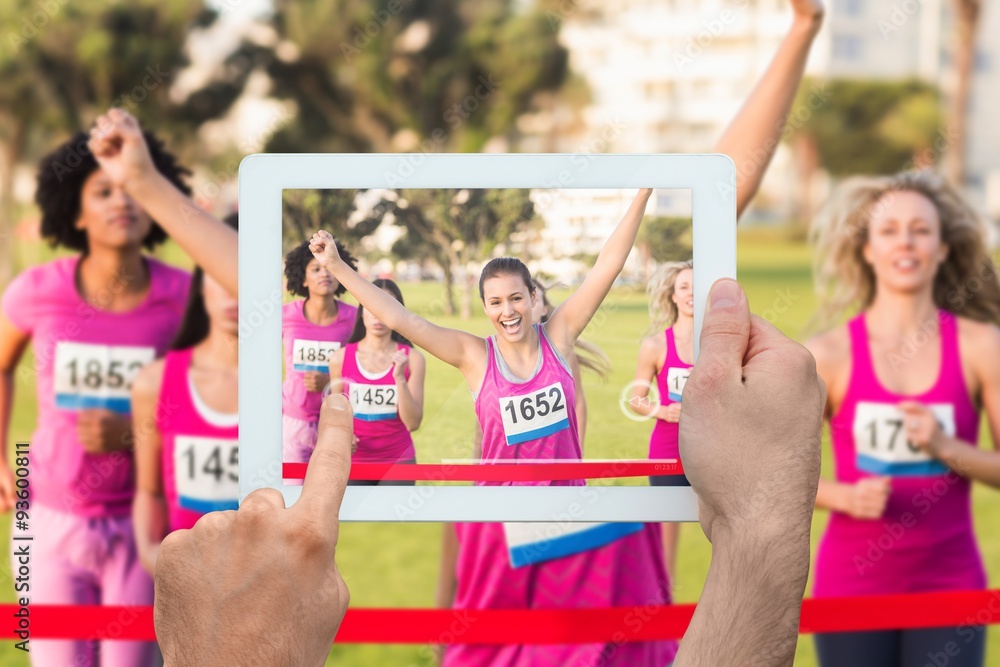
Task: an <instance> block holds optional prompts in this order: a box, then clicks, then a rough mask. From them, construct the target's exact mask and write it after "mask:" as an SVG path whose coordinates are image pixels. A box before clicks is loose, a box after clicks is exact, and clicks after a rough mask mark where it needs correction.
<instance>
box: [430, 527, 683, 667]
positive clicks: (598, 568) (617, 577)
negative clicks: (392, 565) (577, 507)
mask: <svg viewBox="0 0 1000 667" xmlns="http://www.w3.org/2000/svg"><path fill="white" fill-rule="evenodd" d="M447 529H448V527H446V530H447ZM454 529H455V531H456V532H457V534H458V544H459V550H458V560H457V563H456V570H455V578H456V580H457V582H458V586H457V588H456V590H455V602H454V605H453V606H454V608H455V609H599V608H605V607H630V606H635V607H636V608H637V613H636V614H634V615H632V616H626V618H625V622H624V623H623V624H622V627H621V637H622V642H608V643H593V644H554V645H481V644H454V645H452V646H449V647H448V648H447V650H446V651H445V656H444V665H445V667H479V666H480V665H490V667H535V666H536V665H560V666H565V667H570V666H576V665H588V666H594V667H597V666H600V667H610V666H611V665H615V666H617V667H633V666H636V665H650V666H652V665H657V666H660V665H669V664H670V663H671V661H672V660H673V659H674V655H675V654H676V652H677V642H674V641H656V642H627V641H626V640H628V639H629V638H631V637H634V633H635V632H637V631H638V630H639V629H641V627H642V625H643V623H642V614H641V612H642V609H643V606H644V605H662V604H670V603H671V597H670V579H669V578H668V577H667V571H666V565H665V563H664V560H663V541H662V540H663V538H662V534H661V527H660V524H658V523H654V524H645V525H644V526H643V527H642V529H641V530H639V531H638V532H634V533H632V534H630V535H626V536H625V537H622V538H620V539H617V540H614V541H613V542H611V543H609V544H606V545H604V546H602V547H598V548H596V549H591V550H589V551H584V552H582V553H578V554H574V555H572V556H566V557H563V558H557V559H555V560H548V561H545V562H542V563H537V564H533V565H525V566H523V567H511V564H510V559H509V558H508V557H507V546H508V545H507V544H506V542H505V538H504V530H503V526H502V525H501V524H499V523H460V524H455V528H454ZM458 618H462V616H461V615H459V616H458ZM455 632H456V634H459V633H461V629H456V630H455Z"/></svg>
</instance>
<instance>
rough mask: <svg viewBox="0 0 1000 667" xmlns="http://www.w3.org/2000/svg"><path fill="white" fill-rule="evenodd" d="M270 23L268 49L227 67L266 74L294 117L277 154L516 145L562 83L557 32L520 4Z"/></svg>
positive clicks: (361, 8) (335, 4)
mask: <svg viewBox="0 0 1000 667" xmlns="http://www.w3.org/2000/svg"><path fill="white" fill-rule="evenodd" d="M271 22H272V24H273V26H274V29H275V31H276V34H275V36H274V38H273V39H271V40H256V41H251V40H247V41H245V42H244V44H243V45H242V47H241V48H240V49H239V50H238V51H237V52H236V53H235V54H234V55H233V56H232V58H231V59H230V60H231V63H232V64H233V66H234V67H242V68H244V69H246V68H250V69H253V68H261V69H263V70H264V71H266V72H267V74H268V75H269V78H270V80H271V81H272V82H273V86H272V90H271V95H273V96H275V97H277V98H279V99H283V100H292V101H294V102H295V104H296V106H297V122H296V123H294V124H289V125H287V126H286V127H284V128H282V129H280V130H279V131H277V132H276V133H275V134H274V135H273V136H272V137H271V140H270V142H269V143H268V145H267V150H271V151H283V152H299V151H345V152H367V151H380V152H384V151H390V150H398V151H417V150H419V151H422V152H442V151H446V150H448V151H478V150H480V149H482V148H483V147H484V146H485V145H486V143H487V141H489V140H490V139H492V138H500V139H504V140H506V141H507V145H509V144H510V143H511V142H512V141H513V140H514V139H515V138H516V129H515V128H516V120H517V118H518V116H520V115H521V114H522V113H524V112H525V111H527V110H528V109H529V108H531V106H532V104H533V103H534V102H535V100H536V98H537V97H538V96H539V95H541V94H542V93H543V92H544V91H552V90H555V89H558V88H559V87H560V86H561V85H562V83H563V81H564V80H565V77H566V70H567V55H566V51H565V50H564V49H563V48H562V47H561V46H560V45H559V44H558V42H557V38H558V32H557V31H556V30H555V29H553V27H552V26H551V25H550V23H549V21H548V20H547V19H546V17H545V14H544V11H543V10H542V9H541V8H539V7H536V6H533V5H532V4H530V3H529V4H525V3H520V2H516V1H515V0H407V1H404V0H295V1H293V0H275V3H274V14H273V18H272V20H271ZM408 168H409V167H406V166H403V165H401V169H402V173H401V174H400V176H401V177H402V176H404V175H405V172H406V170H407V169H408ZM387 185H392V183H391V182H390V183H387Z"/></svg>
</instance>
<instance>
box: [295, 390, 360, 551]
mask: <svg viewBox="0 0 1000 667" xmlns="http://www.w3.org/2000/svg"><path fill="white" fill-rule="evenodd" d="M353 439H354V413H353V412H352V411H351V404H350V402H349V401H348V400H347V397H345V396H344V395H342V394H330V395H329V396H327V397H326V398H325V399H324V400H323V406H322V408H320V412H319V435H318V437H317V438H316V449H314V450H313V453H312V456H311V457H310V459H309V467H308V468H306V478H305V480H304V481H303V482H302V495H301V496H299V501H298V502H297V503H295V505H294V506H293V507H292V509H296V508H298V511H300V512H302V511H304V512H308V513H310V514H312V515H313V517H312V518H313V520H314V521H317V522H318V523H320V524H321V525H323V526H325V527H327V528H328V529H329V530H330V532H331V533H334V532H335V531H336V530H337V526H338V525H339V515H340V504H341V503H342V502H343V500H344V489H345V488H346V487H347V478H348V477H349V476H350V474H351V441H352V440H353Z"/></svg>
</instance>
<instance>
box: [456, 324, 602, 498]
mask: <svg viewBox="0 0 1000 667" xmlns="http://www.w3.org/2000/svg"><path fill="white" fill-rule="evenodd" d="M532 326H534V327H535V330H536V332H537V334H538V363H537V364H536V365H535V370H534V372H532V374H531V377H530V378H528V379H527V380H521V379H519V378H516V377H514V374H513V373H512V372H511V370H510V368H509V367H508V366H507V362H505V361H504V359H503V357H502V356H501V355H500V350H499V348H498V347H497V342H496V336H490V337H489V338H487V339H486V354H487V366H486V376H485V377H484V378H483V384H482V386H481V387H480V389H479V394H478V395H476V396H475V405H476V417H477V418H478V419H479V425H480V426H481V427H482V429H483V453H482V460H483V461H499V460H510V459H533V460H552V459H574V460H580V459H581V458H582V450H581V448H580V434H579V431H577V424H576V387H575V385H574V382H573V372H572V370H570V366H569V364H568V363H567V362H566V360H565V359H564V358H563V356H562V355H561V354H559V351H558V350H556V349H555V347H553V346H552V343H551V342H550V341H549V337H548V334H547V333H545V326H544V325H541V324H534V325H532ZM481 484H484V485H499V486H511V485H514V486H519V485H525V486H549V485H552V486H583V484H584V481H583V480H582V479H577V480H560V481H541V482H482V483H481Z"/></svg>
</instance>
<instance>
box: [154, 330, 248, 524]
mask: <svg viewBox="0 0 1000 667" xmlns="http://www.w3.org/2000/svg"><path fill="white" fill-rule="evenodd" d="M193 352H194V348H188V349H186V350H179V351H177V352H168V353H167V356H166V358H165V359H164V363H163V384H162V385H161V386H160V400H159V404H158V405H157V406H156V428H157V430H158V431H159V432H160V436H161V442H162V451H161V464H162V469H163V495H164V497H165V498H166V501H167V509H168V511H169V515H170V530H171V531H174V530H180V529H183V528H192V527H193V526H194V524H195V522H196V521H198V519H200V518H201V517H202V516H203V515H204V514H207V513H208V512H213V511H216V510H227V509H233V510H234V509H236V508H237V506H238V504H239V502H238V501H239V487H238V480H239V476H238V475H239V455H238V450H237V441H238V437H239V436H238V433H239V430H238V427H237V426H235V425H229V424H225V425H224V424H219V423H212V422H211V421H209V419H211V417H210V416H209V415H205V414H202V412H201V410H199V408H198V405H197V403H196V400H197V399H196V398H195V396H193V395H192V389H193V383H192V382H191V380H190V377H189V374H188V371H189V370H190V368H191V356H192V354H193Z"/></svg>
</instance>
